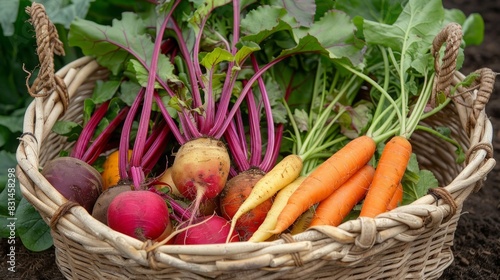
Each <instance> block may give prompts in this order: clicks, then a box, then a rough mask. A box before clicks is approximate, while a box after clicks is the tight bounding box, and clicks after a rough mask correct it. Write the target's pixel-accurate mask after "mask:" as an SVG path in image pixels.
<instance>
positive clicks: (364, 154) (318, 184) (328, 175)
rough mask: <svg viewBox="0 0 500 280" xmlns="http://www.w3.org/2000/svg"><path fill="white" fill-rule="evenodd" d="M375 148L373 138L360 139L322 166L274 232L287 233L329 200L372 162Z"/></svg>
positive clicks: (296, 195)
mask: <svg viewBox="0 0 500 280" xmlns="http://www.w3.org/2000/svg"><path fill="white" fill-rule="evenodd" d="M375 148H376V145H375V141H374V140H373V139H372V138H371V137H368V136H360V137H357V138H355V139H354V140H352V141H351V142H349V143H348V144H347V145H345V146H344V147H343V148H342V149H340V150H339V151H337V152H336V153H335V154H333V155H332V156H331V157H330V158H328V159H327V160H326V161H324V162H323V163H321V164H320V165H319V166H318V167H317V168H316V169H315V170H314V171H313V172H311V174H309V175H308V176H307V177H306V179H305V180H304V182H302V184H300V186H299V187H298V188H297V190H296V191H295V192H294V193H293V195H292V196H291V197H290V198H289V199H288V203H287V205H286V206H285V208H284V209H283V210H282V211H281V214H280V215H279V216H278V223H277V224H276V227H275V229H274V230H273V231H271V233H275V234H278V233H281V232H283V231H284V230H285V229H287V228H288V227H289V226H290V225H291V224H293V222H294V221H295V220H296V219H297V218H298V217H299V216H300V215H301V214H302V213H304V212H305V211H306V210H307V209H308V208H309V207H311V206H312V205H314V204H316V203H318V202H320V201H321V200H323V199H325V198H327V197H328V196H329V195H330V194H331V193H333V192H334V191H335V190H336V189H338V188H339V187H340V186H341V185H342V184H343V183H345V182H346V181H347V180H348V179H349V178H350V177H351V176H352V175H353V174H354V173H356V172H357V171H358V170H359V169H361V168H362V167H363V166H365V165H366V164H367V163H368V161H369V160H370V159H371V158H372V156H373V154H374V153H375Z"/></svg>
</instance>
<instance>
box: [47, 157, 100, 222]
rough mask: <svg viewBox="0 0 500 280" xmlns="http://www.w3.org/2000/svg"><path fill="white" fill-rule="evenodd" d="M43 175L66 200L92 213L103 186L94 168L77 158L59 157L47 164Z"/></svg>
mask: <svg viewBox="0 0 500 280" xmlns="http://www.w3.org/2000/svg"><path fill="white" fill-rule="evenodd" d="M41 173H42V175H43V176H44V177H45V178H46V179H47V181H49V182H50V184H51V185H52V186H53V187H54V188H55V189H56V190H57V191H59V192H60V193H61V194H62V195H63V196H64V197H65V198H66V199H68V200H71V201H74V202H77V203H78V204H80V205H81V206H82V207H83V208H85V209H86V210H87V211H88V212H89V213H91V212H92V208H93V207H94V204H95V202H96V200H97V198H98V197H99V195H100V193H101V190H102V186H103V181H102V177H101V174H100V173H99V172H98V171H97V170H96V169H95V168H94V167H92V166H91V165H89V164H87V163H86V162H84V161H82V160H79V159H77V158H73V157H58V158H55V159H53V160H51V161H49V162H48V163H47V164H45V166H44V167H43V170H42V172H41Z"/></svg>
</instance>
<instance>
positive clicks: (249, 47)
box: [234, 41, 260, 65]
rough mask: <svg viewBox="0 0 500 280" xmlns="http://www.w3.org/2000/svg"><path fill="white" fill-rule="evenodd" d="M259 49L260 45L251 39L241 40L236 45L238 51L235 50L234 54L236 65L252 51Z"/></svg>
mask: <svg viewBox="0 0 500 280" xmlns="http://www.w3.org/2000/svg"><path fill="white" fill-rule="evenodd" d="M258 50H260V47H259V45H258V44H256V43H255V42H252V41H243V42H241V44H240V45H239V46H238V52H236V55H235V56H234V60H235V62H236V65H241V64H242V63H243V61H244V60H245V59H246V58H247V57H248V56H249V55H250V54H251V53H253V52H256V51H258Z"/></svg>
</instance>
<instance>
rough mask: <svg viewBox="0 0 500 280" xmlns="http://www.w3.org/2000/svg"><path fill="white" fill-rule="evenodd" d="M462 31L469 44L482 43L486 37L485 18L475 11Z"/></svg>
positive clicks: (466, 42)
mask: <svg viewBox="0 0 500 280" xmlns="http://www.w3.org/2000/svg"><path fill="white" fill-rule="evenodd" d="M462 29H463V30H462V31H463V33H464V35H463V40H464V41H465V44H466V45H467V46H469V45H481V44H482V43H483V39H484V20H483V18H482V17H481V15H480V14H478V13H473V14H471V15H469V16H468V17H467V19H466V20H465V22H464V24H463V27H462Z"/></svg>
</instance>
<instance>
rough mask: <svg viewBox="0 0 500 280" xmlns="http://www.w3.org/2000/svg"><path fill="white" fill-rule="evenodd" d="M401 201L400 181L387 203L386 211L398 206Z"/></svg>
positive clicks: (401, 187)
mask: <svg viewBox="0 0 500 280" xmlns="http://www.w3.org/2000/svg"><path fill="white" fill-rule="evenodd" d="M402 201H403V185H401V183H400V184H399V185H398V188H397V189H396V192H395V193H394V195H393V196H392V198H391V201H390V202H389V205H387V211H390V210H392V209H394V208H396V207H398V206H399V204H400V203H401V202H402Z"/></svg>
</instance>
